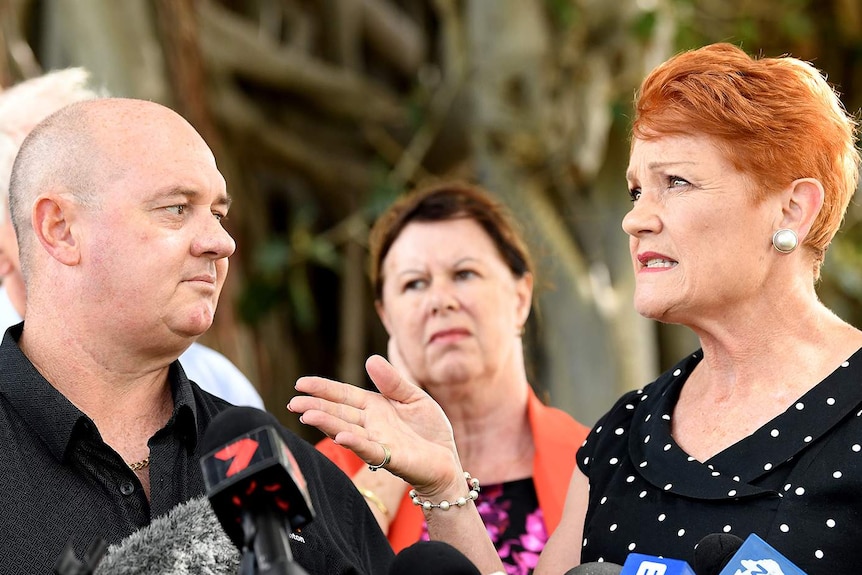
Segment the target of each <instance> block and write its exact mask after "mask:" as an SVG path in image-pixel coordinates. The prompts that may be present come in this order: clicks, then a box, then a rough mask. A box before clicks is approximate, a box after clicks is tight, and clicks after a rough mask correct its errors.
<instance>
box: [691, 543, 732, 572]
mask: <svg viewBox="0 0 862 575" xmlns="http://www.w3.org/2000/svg"><path fill="white" fill-rule="evenodd" d="M742 544H743V540H742V539H740V538H739V537H737V536H736V535H733V534H732V533H710V534H709V535H707V536H706V537H704V538H703V539H701V540H700V542H699V543H698V544H697V546H696V547H695V549H694V566H693V567H694V572H695V573H697V575H718V574H719V573H721V570H722V569H724V567H725V566H726V565H727V564H728V562H729V561H730V560H731V558H732V557H733V555H734V554H735V553H736V552H737V551H739V548H740V547H742Z"/></svg>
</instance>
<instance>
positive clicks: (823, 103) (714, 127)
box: [632, 44, 860, 276]
mask: <svg viewBox="0 0 862 575" xmlns="http://www.w3.org/2000/svg"><path fill="white" fill-rule="evenodd" d="M856 130H857V123H856V121H855V120H854V119H853V118H851V117H850V116H848V114H847V112H846V111H845V109H844V107H843V105H842V104H841V101H840V100H839V98H838V95H837V93H836V92H835V90H833V88H832V87H831V86H830V85H829V84H828V83H827V82H826V79H825V78H824V77H823V76H822V75H821V73H820V72H819V71H818V70H817V69H816V68H815V67H814V66H812V65H811V64H809V63H807V62H803V61H801V60H798V59H796V58H791V57H788V56H783V57H780V58H752V57H751V56H749V55H748V54H746V53H745V52H743V51H742V50H740V49H739V48H737V47H736V46H733V45H731V44H713V45H710V46H705V47H703V48H699V49H697V50H691V51H688V52H683V53H681V54H678V55H676V56H674V57H673V58H671V59H670V60H668V61H667V62H665V63H664V64H662V65H660V66H659V67H657V68H656V69H655V70H653V71H652V72H651V73H650V74H649V76H647V78H646V79H645V80H644V81H643V83H642V84H641V87H640V90H639V92H638V96H637V98H636V101H635V120H634V125H633V127H632V135H633V136H634V137H635V138H639V139H649V138H655V137H660V136H665V135H683V134H687V135H691V134H704V135H707V136H710V137H712V138H715V139H716V140H717V141H718V143H719V146H720V149H721V150H722V152H723V153H724V154H725V156H726V157H727V158H728V159H729V160H730V162H731V163H732V164H733V165H734V166H735V167H736V168H737V169H738V170H740V171H741V172H743V173H745V174H747V175H748V176H749V177H750V178H751V180H752V181H753V182H754V184H755V186H756V188H757V190H758V191H757V195H756V197H755V198H754V199H755V200H756V199H760V198H763V197H766V196H767V195H769V194H770V193H774V192H777V191H778V190H780V189H782V188H784V187H785V186H787V185H788V184H790V183H791V182H793V181H794V180H797V179H799V178H815V179H817V180H818V181H820V183H821V184H823V188H824V190H825V197H824V202H823V207H822V209H821V210H820V213H819V214H818V215H817V218H816V220H815V222H814V224H813V226H812V228H811V231H810V233H809V234H808V236H807V237H806V238H805V242H804V245H807V246H809V247H810V248H811V249H812V250H813V251H814V253H815V276H819V270H820V265H821V264H822V262H823V257H824V255H825V252H826V248H827V247H828V246H829V243H830V242H831V241H832V238H833V237H834V236H835V233H836V232H837V231H838V228H839V227H840V226H841V221H842V219H843V217H844V212H845V211H846V209H847V205H848V204H849V203H850V199H851V198H852V196H853V193H854V192H855V191H856V186H857V183H858V179H859V163H860V158H859V151H858V150H857V148H856Z"/></svg>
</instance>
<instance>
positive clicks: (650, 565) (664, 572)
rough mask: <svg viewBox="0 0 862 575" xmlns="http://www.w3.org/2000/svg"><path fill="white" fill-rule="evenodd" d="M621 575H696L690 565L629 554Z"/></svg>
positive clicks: (652, 556)
mask: <svg viewBox="0 0 862 575" xmlns="http://www.w3.org/2000/svg"><path fill="white" fill-rule="evenodd" d="M620 575H695V573H694V571H693V570H692V568H691V567H690V566H689V564H688V563H686V562H685V561H682V560H680V559H666V558H664V557H656V556H654V555H643V554H641V553H629V555H628V557H626V562H625V563H623V570H622V571H620Z"/></svg>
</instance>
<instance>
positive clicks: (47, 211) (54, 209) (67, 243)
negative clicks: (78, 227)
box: [32, 193, 81, 266]
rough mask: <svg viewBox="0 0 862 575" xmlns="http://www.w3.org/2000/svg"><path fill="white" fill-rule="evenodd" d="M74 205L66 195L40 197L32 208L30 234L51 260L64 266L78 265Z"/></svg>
mask: <svg viewBox="0 0 862 575" xmlns="http://www.w3.org/2000/svg"><path fill="white" fill-rule="evenodd" d="M77 207H78V206H77V204H76V203H75V201H74V200H73V199H72V198H71V197H69V196H68V195H66V194H57V193H50V194H43V195H41V196H39V197H38V198H36V202H35V203H34V204H33V216H32V217H33V230H34V232H35V233H36V238H38V240H39V242H40V243H41V244H42V247H44V248H45V251H47V252H48V253H49V254H51V257H53V258H54V259H55V260H57V261H58V262H60V263H62V264H65V265H67V266H74V265H77V264H78V263H79V262H80V261H81V253H80V250H79V246H80V244H79V242H78V238H77V237H75V230H74V229H73V226H72V224H73V222H74V219H75V216H76V214H77V210H76V208H77Z"/></svg>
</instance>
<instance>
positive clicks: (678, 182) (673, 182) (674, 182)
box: [667, 176, 691, 188]
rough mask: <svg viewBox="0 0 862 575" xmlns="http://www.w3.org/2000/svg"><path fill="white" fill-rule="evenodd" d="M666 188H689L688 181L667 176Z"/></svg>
mask: <svg viewBox="0 0 862 575" xmlns="http://www.w3.org/2000/svg"><path fill="white" fill-rule="evenodd" d="M667 181H668V187H670V188H681V187H684V186H690V185H691V184H690V183H689V181H688V180H686V179H683V178H680V177H679V176H668V179H667Z"/></svg>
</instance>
